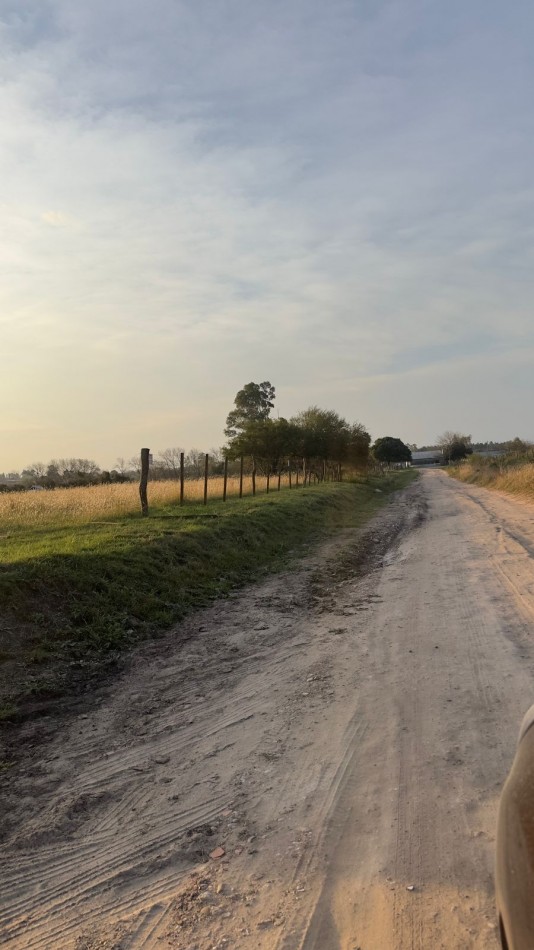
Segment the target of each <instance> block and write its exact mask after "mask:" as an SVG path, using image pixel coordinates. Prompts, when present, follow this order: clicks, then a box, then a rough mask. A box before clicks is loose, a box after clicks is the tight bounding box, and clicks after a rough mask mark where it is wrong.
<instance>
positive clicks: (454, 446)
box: [437, 431, 473, 462]
mask: <svg viewBox="0 0 534 950" xmlns="http://www.w3.org/2000/svg"><path fill="white" fill-rule="evenodd" d="M437 444H438V445H439V447H440V448H441V451H442V452H443V458H444V460H445V462H459V461H461V459H465V458H467V456H468V455H471V454H472V452H473V448H472V445H471V436H470V435H462V433H461V432H451V431H446V432H444V433H443V435H440V437H439V439H438V443H437Z"/></svg>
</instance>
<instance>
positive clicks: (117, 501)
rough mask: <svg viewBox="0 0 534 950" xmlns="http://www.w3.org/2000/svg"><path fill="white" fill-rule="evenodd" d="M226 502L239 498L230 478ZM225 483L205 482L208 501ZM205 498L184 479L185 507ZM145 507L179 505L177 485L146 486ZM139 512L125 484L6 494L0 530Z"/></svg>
mask: <svg viewBox="0 0 534 950" xmlns="http://www.w3.org/2000/svg"><path fill="white" fill-rule="evenodd" d="M281 485H282V487H283V488H286V487H287V486H288V477H287V475H284V476H283V477H282V480H281ZM270 487H271V490H272V491H276V490H277V488H278V479H277V478H276V477H274V478H271V486H270ZM266 488H267V479H266V478H264V477H263V476H257V477H256V490H257V491H258V492H262V493H264V492H265V491H266ZM227 494H228V497H229V498H231V497H234V498H235V497H236V496H238V495H239V478H229V479H228V488H227ZM243 494H244V495H251V494H252V478H251V477H250V476H246V477H245V478H244V479H243ZM222 496H223V479H222V478H210V479H209V481H208V500H211V501H213V500H217V499H222ZM203 498H204V480H203V479H202V478H199V479H190V480H189V479H188V480H186V482H185V489H184V500H185V501H186V502H189V503H195V502H196V503H202V501H203ZM148 500H149V505H151V506H153V507H162V506H165V505H174V504H177V503H178V502H179V500H180V485H179V482H176V481H161V482H150V483H149V486H148ZM139 510H140V503H139V490H138V486H137V484H134V483H131V482H128V483H126V484H123V485H92V486H88V487H86V488H55V489H51V490H45V491H27V492H10V493H6V494H0V524H1V525H2V529H4V530H6V529H9V528H20V527H24V528H28V527H30V528H31V527H33V526H35V527H39V526H40V525H48V524H51V523H54V524H57V523H62V524H87V523H90V522H94V521H98V520H99V519H106V520H107V519H111V518H118V517H122V516H124V515H130V514H134V513H136V512H138V511H139Z"/></svg>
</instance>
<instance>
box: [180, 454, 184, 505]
mask: <svg viewBox="0 0 534 950" xmlns="http://www.w3.org/2000/svg"><path fill="white" fill-rule="evenodd" d="M183 503H184V453H183V452H180V504H181V505H183Z"/></svg>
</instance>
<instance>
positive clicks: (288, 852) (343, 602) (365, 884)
mask: <svg viewBox="0 0 534 950" xmlns="http://www.w3.org/2000/svg"><path fill="white" fill-rule="evenodd" d="M533 556H534V507H532V506H529V505H527V504H522V503H519V502H515V501H513V500H510V499H506V498H504V497H503V496H500V495H497V494H494V493H489V492H486V491H485V490H483V489H476V488H473V487H470V486H466V485H463V484H460V483H457V482H454V481H452V480H451V479H449V478H448V477H447V476H446V475H445V474H444V473H442V472H428V473H425V474H424V475H423V476H422V478H421V479H420V480H419V482H417V483H416V484H414V485H413V486H412V487H411V488H409V489H408V490H407V491H406V492H404V493H403V494H402V495H399V496H397V497H396V498H395V499H394V501H393V502H392V503H391V504H390V505H388V506H387V508H385V509H384V510H383V511H382V513H381V514H380V515H379V516H378V518H377V519H375V521H374V522H373V523H372V525H371V526H370V528H369V530H368V531H367V533H366V537H365V538H363V539H362V538H361V537H360V538H358V537H356V536H355V535H354V534H351V533H350V532H347V534H346V535H345V536H343V537H342V538H338V539H337V540H336V541H335V542H331V543H329V544H328V545H326V546H324V547H323V548H322V550H321V551H319V552H316V554H314V556H313V557H312V558H310V559H309V560H307V561H306V562H301V564H300V565H299V566H298V567H295V568H294V569H292V570H289V571H288V572H287V573H286V574H284V575H282V576H277V577H271V578H269V579H267V580H266V581H265V582H263V583H261V584H259V585H256V586H254V587H251V588H249V589H247V590H246V591H245V592H243V593H241V594H239V595H237V596H235V597H234V598H231V599H230V600H228V601H226V602H224V603H222V604H220V603H219V604H216V605H214V606H213V607H212V608H210V609H209V610H206V611H204V612H203V613H202V614H197V615H196V616H195V617H194V618H192V619H191V620H190V621H189V622H188V623H187V624H183V625H181V627H180V628H179V629H177V630H176V631H174V632H173V634H172V635H169V636H168V637H167V638H166V639H165V640H163V641H159V642H158V643H156V644H151V645H149V646H146V647H144V648H143V649H142V650H140V651H139V653H138V654H137V656H136V658H135V659H134V661H133V663H132V665H131V667H130V668H129V670H128V671H127V672H126V673H125V674H124V676H123V677H122V678H121V680H120V681H119V682H118V683H116V684H115V685H114V687H113V688H112V689H111V691H110V692H109V693H102V695H101V696H100V697H98V700H97V705H96V706H95V707H94V708H90V709H88V711H87V712H85V713H84V714H83V715H78V716H77V717H76V718H75V719H74V720H71V721H70V722H69V723H68V724H66V725H65V727H64V729H63V730H62V732H61V733H60V734H58V735H57V736H56V737H55V738H54V739H53V740H52V741H51V742H49V743H48V744H47V745H46V746H45V748H44V750H43V749H42V748H41V747H40V746H39V744H38V743H36V745H35V747H33V748H32V742H34V741H35V740H34V738H32V728H33V727H31V726H28V727H26V746H27V755H26V757H25V758H24V759H23V760H22V761H21V763H20V765H19V766H18V767H17V768H16V769H13V770H11V774H10V775H9V776H4V790H5V791H4V794H5V800H6V801H7V806H8V815H9V819H8V821H7V822H5V823H4V831H5V837H4V841H3V844H2V848H3V857H2V894H1V901H2V908H1V915H0V928H1V929H0V943H1V946H2V947H3V948H4V950H19V948H21V950H22V948H24V950H36V948H46V950H48V948H50V950H52V948H54V950H55V948H77V950H89V948H92V950H97V948H98V950H108V948H117V950H118V948H121V950H140V948H156V947H157V948H161V950H170V948H175V950H194V948H196V950H212V948H213V950H215V948H231V950H234V948H249V950H257V948H259V950H267V948H269V950H271V948H273V950H274V948H276V950H297V948H298V950H357V948H358V950H389V948H391V950H438V948H447V950H452V948H464V950H465V948H480V950H482V948H484V950H492V948H493V950H495V948H496V947H497V945H498V944H497V937H496V929H495V919H494V908H493V893H492V862H493V842H494V834H493V832H494V824H495V813H496V804H497V799H498V794H499V791H500V788H501V785H502V782H503V779H504V777H505V774H506V771H507V769H508V767H509V764H510V762H511V759H512V757H513V746H514V742H515V736H516V731H517V728H518V724H519V721H520V719H521V715H522V713H523V712H524V710H525V709H526V707H527V706H528V705H529V704H530V703H531V702H532V701H534V683H533V675H532V674H533V671H534V636H533V633H534V560H533ZM4 814H5V813H4ZM222 852H224V853H222ZM210 853H213V855H214V857H213V858H209V857H208V856H209V854H210Z"/></svg>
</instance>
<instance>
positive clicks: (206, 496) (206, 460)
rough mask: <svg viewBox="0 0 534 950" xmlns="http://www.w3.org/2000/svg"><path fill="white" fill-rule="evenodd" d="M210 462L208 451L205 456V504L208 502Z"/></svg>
mask: <svg viewBox="0 0 534 950" xmlns="http://www.w3.org/2000/svg"><path fill="white" fill-rule="evenodd" d="M209 463H210V457H209V455H208V453H207V452H206V455H205V458H204V504H205V505H207V504H208V466H209Z"/></svg>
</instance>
